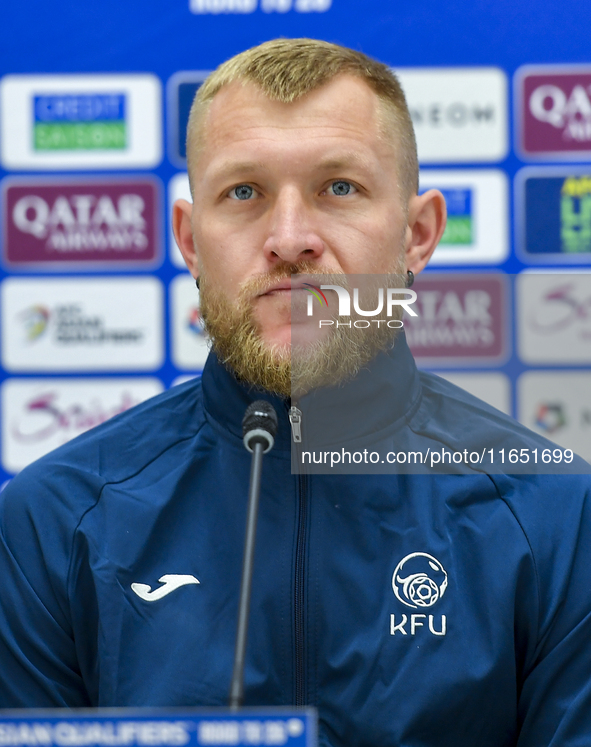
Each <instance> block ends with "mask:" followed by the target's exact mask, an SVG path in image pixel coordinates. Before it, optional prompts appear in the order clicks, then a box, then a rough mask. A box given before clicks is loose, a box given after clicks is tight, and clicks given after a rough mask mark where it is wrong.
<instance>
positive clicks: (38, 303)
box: [1, 277, 163, 371]
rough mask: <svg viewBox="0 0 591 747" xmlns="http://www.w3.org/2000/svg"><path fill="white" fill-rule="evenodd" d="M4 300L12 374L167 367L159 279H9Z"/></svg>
mask: <svg viewBox="0 0 591 747" xmlns="http://www.w3.org/2000/svg"><path fill="white" fill-rule="evenodd" d="M1 295H2V299H1V307H2V362H3V366H4V368H6V369H7V370H9V371H96V370H99V371H108V370H111V371H143V370H151V369H155V368H159V367H160V366H161V365H162V361H163V331H162V313H163V304H162V285H161V284H160V281H159V280H157V279H156V278H153V277H142V278H138V277H135V278H133V277H132V278H120V277H117V278H93V279H91V280H87V279H82V278H73V279H65V278H60V279H57V278H56V279H54V278H52V279H45V278H35V279H28V278H8V279H7V280H5V281H4V282H3V283H2V292H1Z"/></svg>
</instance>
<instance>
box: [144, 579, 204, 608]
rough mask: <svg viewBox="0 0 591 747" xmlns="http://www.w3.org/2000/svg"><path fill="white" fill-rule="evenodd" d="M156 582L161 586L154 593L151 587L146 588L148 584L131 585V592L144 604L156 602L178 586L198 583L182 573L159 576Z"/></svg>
mask: <svg viewBox="0 0 591 747" xmlns="http://www.w3.org/2000/svg"><path fill="white" fill-rule="evenodd" d="M158 581H159V582H160V583H161V584H163V585H162V586H159V587H158V588H157V589H154V591H152V587H151V586H148V584H132V585H131V590H132V591H134V592H135V593H136V594H137V595H138V597H139V598H140V599H143V600H144V601H146V602H157V601H158V600H159V599H162V597H165V596H166V595H167V594H170V592H171V591H174V590H175V589H178V588H179V587H180V586H186V585H187V584H198V583H199V580H198V579H196V578H195V576H186V575H183V574H182V573H167V574H166V575H165V576H160V578H159V579H158Z"/></svg>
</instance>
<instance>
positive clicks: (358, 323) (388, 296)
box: [303, 283, 418, 329]
mask: <svg viewBox="0 0 591 747" xmlns="http://www.w3.org/2000/svg"><path fill="white" fill-rule="evenodd" d="M303 286H304V288H305V289H306V290H307V291H308V294H309V295H308V298H307V315H308V316H313V315H314V301H315V300H316V301H317V302H318V303H319V305H320V306H321V307H322V308H328V306H329V300H328V299H327V297H326V294H325V293H324V291H334V292H335V293H336V294H337V300H338V316H339V317H350V316H351V293H350V292H349V291H348V290H347V289H346V288H343V286H341V285H320V286H316V285H312V284H311V283H303ZM352 290H353V313H354V315H356V316H358V317H376V316H378V315H379V314H382V315H383V314H384V312H385V315H386V318H385V319H384V318H381V319H371V320H370V319H358V318H357V319H355V320H354V321H353V322H351V320H349V321H343V320H341V319H337V320H335V319H320V320H319V325H318V326H319V327H329V326H335V325H336V326H337V327H343V326H346V327H351V326H353V327H357V328H358V329H363V328H368V327H370V326H371V324H372V323H373V324H377V326H378V327H379V326H381V325H382V324H385V325H386V326H388V327H391V328H392V329H399V328H401V327H403V326H404V324H403V322H402V320H401V319H399V318H398V317H399V316H400V312H399V311H398V309H402V311H406V312H407V314H409V315H410V316H418V314H417V312H416V311H415V310H414V309H413V308H412V304H413V303H415V301H416V300H417V294H416V292H415V291H413V290H410V289H409V288H385V289H384V288H377V289H375V290H376V292H375V293H374V291H373V290H372V289H364V290H363V294H362V295H363V297H364V305H365V303H366V302H367V301H368V300H369V299H368V296H373V301H372V303H371V306H374V305H375V308H361V305H362V304H361V301H360V292H359V288H353V289H352ZM401 296H402V298H401ZM392 317H394V318H392Z"/></svg>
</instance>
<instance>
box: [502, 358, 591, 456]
mask: <svg viewBox="0 0 591 747" xmlns="http://www.w3.org/2000/svg"><path fill="white" fill-rule="evenodd" d="M517 391H518V397H519V420H520V422H522V423H523V425H525V426H526V427H527V428H531V429H532V430H534V431H536V432H537V433H540V434H541V435H542V436H545V437H546V438H548V439H550V441H554V443H556V444H558V445H559V446H562V447H563V448H565V449H572V450H573V451H574V452H575V453H576V454H579V455H580V456H582V457H583V459H586V460H587V461H591V372H590V371H581V372H578V371H528V372H527V373H524V374H523V375H522V376H520V377H519V379H518V381H517Z"/></svg>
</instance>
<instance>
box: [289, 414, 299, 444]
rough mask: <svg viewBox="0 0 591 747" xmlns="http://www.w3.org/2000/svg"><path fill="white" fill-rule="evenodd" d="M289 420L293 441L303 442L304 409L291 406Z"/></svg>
mask: <svg viewBox="0 0 591 747" xmlns="http://www.w3.org/2000/svg"><path fill="white" fill-rule="evenodd" d="M289 422H290V423H291V434H292V436H293V442H294V443H296V444H299V443H301V442H302V411H301V410H298V408H297V407H293V406H292V407H290V408H289Z"/></svg>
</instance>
